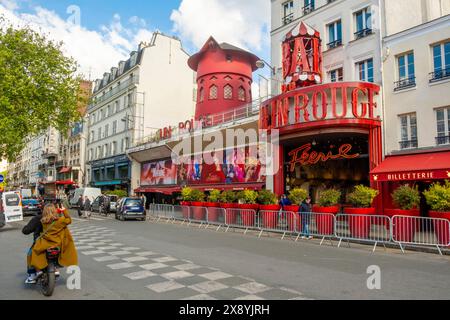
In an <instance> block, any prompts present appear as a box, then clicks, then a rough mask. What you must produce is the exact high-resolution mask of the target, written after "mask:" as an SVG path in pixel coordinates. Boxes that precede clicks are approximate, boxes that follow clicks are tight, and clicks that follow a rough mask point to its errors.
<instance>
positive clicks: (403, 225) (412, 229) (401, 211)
mask: <svg viewBox="0 0 450 320" xmlns="http://www.w3.org/2000/svg"><path fill="white" fill-rule="evenodd" d="M392 199H393V200H394V204H395V206H396V207H397V209H385V210H384V213H385V214H386V215H387V216H388V217H391V218H392V217H393V216H408V217H419V216H420V210H419V209H418V207H419V205H420V194H419V190H418V189H417V187H415V188H413V187H410V186H408V185H403V186H401V187H399V188H397V189H395V191H394V192H393V193H392ZM395 222H396V226H395V228H393V230H392V232H393V233H392V235H393V237H394V239H395V240H397V241H403V242H411V241H412V240H413V239H414V235H415V233H416V231H417V230H418V228H419V224H418V221H417V220H416V219H408V218H401V217H400V218H397V219H396V221H395ZM387 227H388V228H389V225H388V226H387Z"/></svg>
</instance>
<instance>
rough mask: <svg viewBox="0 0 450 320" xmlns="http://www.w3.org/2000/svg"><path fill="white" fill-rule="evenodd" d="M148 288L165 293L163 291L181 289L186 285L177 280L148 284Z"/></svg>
mask: <svg viewBox="0 0 450 320" xmlns="http://www.w3.org/2000/svg"><path fill="white" fill-rule="evenodd" d="M147 288H148V289H150V290H152V291H154V292H156V293H163V292H168V291H173V290H177V289H181V288H184V286H183V285H181V284H179V283H177V282H175V281H167V282H161V283H155V284H151V285H149V286H147Z"/></svg>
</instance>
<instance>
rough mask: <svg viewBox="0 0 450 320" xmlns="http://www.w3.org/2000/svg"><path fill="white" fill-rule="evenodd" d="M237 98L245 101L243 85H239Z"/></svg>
mask: <svg viewBox="0 0 450 320" xmlns="http://www.w3.org/2000/svg"><path fill="white" fill-rule="evenodd" d="M238 99H239V101H245V100H246V99H245V89H244V87H239V91H238Z"/></svg>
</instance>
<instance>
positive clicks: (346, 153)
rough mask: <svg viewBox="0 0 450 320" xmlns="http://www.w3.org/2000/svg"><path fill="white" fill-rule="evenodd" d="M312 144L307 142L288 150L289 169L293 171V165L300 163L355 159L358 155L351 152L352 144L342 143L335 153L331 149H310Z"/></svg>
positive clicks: (311, 163) (305, 164)
mask: <svg viewBox="0 0 450 320" xmlns="http://www.w3.org/2000/svg"><path fill="white" fill-rule="evenodd" d="M312 148H313V147H312V144H311V143H308V144H305V145H303V146H301V147H300V148H297V149H295V150H292V151H291V152H289V156H290V157H291V159H290V161H289V163H290V170H291V172H293V171H294V170H295V166H296V165H297V164H300V165H302V166H307V165H314V164H317V163H319V162H327V161H329V160H337V159H355V158H358V157H359V156H360V154H359V153H354V154H352V153H351V151H352V148H353V147H352V145H351V144H343V145H341V146H340V147H339V149H338V151H337V153H334V152H333V151H331V150H330V151H328V152H327V153H324V152H317V151H313V150H312Z"/></svg>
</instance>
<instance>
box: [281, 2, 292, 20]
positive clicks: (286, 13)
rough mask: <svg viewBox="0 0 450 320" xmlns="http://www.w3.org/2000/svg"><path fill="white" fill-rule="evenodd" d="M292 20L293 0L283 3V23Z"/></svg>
mask: <svg viewBox="0 0 450 320" xmlns="http://www.w3.org/2000/svg"><path fill="white" fill-rule="evenodd" d="M293 20H294V1H288V2H285V3H283V25H286V24H289V23H291V22H292V21H293Z"/></svg>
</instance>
